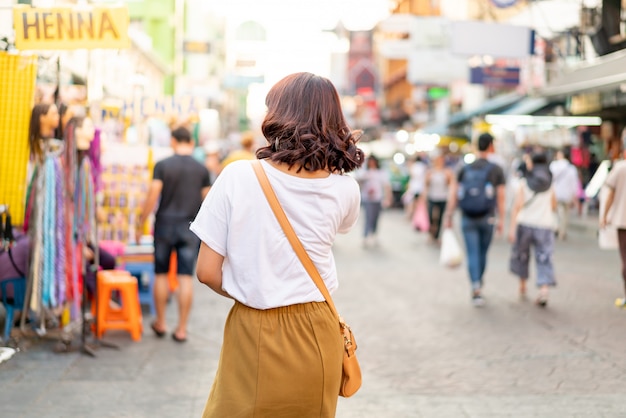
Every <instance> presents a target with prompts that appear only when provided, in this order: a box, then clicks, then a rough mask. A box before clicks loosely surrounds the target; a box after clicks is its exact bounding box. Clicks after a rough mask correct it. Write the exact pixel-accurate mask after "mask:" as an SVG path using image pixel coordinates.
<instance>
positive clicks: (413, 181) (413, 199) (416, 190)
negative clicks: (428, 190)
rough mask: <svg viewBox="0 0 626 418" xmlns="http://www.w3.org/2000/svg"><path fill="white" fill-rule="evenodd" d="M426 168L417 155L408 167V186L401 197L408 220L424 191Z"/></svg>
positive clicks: (411, 216) (410, 218)
mask: <svg viewBox="0 0 626 418" xmlns="http://www.w3.org/2000/svg"><path fill="white" fill-rule="evenodd" d="M427 169H428V166H427V165H426V163H425V162H424V160H423V158H422V156H421V155H417V156H416V157H415V160H414V161H413V162H412V163H411V164H410V165H409V184H408V186H407V189H406V192H405V193H404V196H403V199H402V201H403V203H404V204H405V213H406V216H407V218H408V219H409V220H412V219H413V215H414V212H415V209H416V208H417V202H418V200H419V198H420V196H421V195H422V192H423V190H424V179H425V177H426V170H427Z"/></svg>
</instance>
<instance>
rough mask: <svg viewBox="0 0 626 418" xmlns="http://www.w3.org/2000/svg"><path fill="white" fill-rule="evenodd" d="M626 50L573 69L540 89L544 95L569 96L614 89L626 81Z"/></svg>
mask: <svg viewBox="0 0 626 418" xmlns="http://www.w3.org/2000/svg"><path fill="white" fill-rule="evenodd" d="M625 69H626V50H623V51H617V52H613V53H612V54H608V55H605V56H603V57H600V58H597V59H596V60H594V62H593V63H587V64H584V65H581V66H580V67H578V68H576V69H573V70H571V71H569V72H567V73H565V74H563V75H561V76H560V77H558V78H557V79H556V80H554V81H553V82H551V83H550V84H549V85H548V86H546V87H544V88H543V89H541V90H540V92H539V93H540V94H541V95H542V96H543V97H567V96H571V95H574V94H578V93H583V92H585V91H589V90H594V91H601V90H612V89H616V88H619V86H620V84H623V83H626V71H625Z"/></svg>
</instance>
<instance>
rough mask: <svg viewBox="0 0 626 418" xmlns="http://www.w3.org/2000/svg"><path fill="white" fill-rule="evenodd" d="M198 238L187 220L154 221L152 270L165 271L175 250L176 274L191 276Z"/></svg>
mask: <svg viewBox="0 0 626 418" xmlns="http://www.w3.org/2000/svg"><path fill="white" fill-rule="evenodd" d="M199 249H200V239H199V238H198V237H197V236H196V234H194V233H193V232H191V231H190V230H189V222H188V221H181V222H156V223H155V225H154V272H155V274H164V273H167V272H168V271H169V269H170V256H171V253H172V251H176V256H177V259H178V274H182V275H185V276H191V275H192V274H194V270H195V268H196V260H197V258H198V250H199Z"/></svg>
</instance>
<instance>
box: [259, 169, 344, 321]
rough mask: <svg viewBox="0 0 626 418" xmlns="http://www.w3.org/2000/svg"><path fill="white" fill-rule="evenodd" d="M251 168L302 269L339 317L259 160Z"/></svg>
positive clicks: (322, 281) (324, 285)
mask: <svg viewBox="0 0 626 418" xmlns="http://www.w3.org/2000/svg"><path fill="white" fill-rule="evenodd" d="M252 168H254V173H255V174H256V176H257V179H258V180H259V183H260V184H261V187H262V188H263V193H264V194H265V197H266V198H267V201H268V203H269V204H270V207H271V208H272V211H273V212H274V215H275V216H276V219H277V220H278V223H279V224H280V226H281V227H282V228H283V231H284V232H285V235H286V236H287V239H288V240H289V243H290V244H291V246H292V247H293V249H294V251H295V252H296V255H297V256H298V258H299V259H300V262H301V263H302V265H303V266H304V269H305V270H306V271H307V273H308V274H309V276H311V279H313V282H315V285H316V286H317V288H318V289H319V290H320V292H321V293H322V295H323V296H324V299H326V302H327V303H328V306H330V310H331V311H332V312H333V314H334V315H335V316H336V317H337V318H339V314H338V313H337V309H336V308H335V304H334V303H333V299H332V298H331V297H330V293H329V292H328V288H327V287H326V284H325V283H324V280H323V279H322V276H321V275H320V273H319V271H318V270H317V268H316V267H315V264H313V261H312V260H311V258H310V257H309V254H308V253H307V252H306V250H305V249H304V247H303V246H302V242H300V239H299V238H298V236H297V235H296V232H295V231H294V229H293V226H291V223H290V222H289V219H288V218H287V215H286V214H285V211H284V210H283V207H282V206H281V205H280V202H279V201H278V198H277V197H276V193H275V192H274V189H273V188H272V185H271V184H270V181H269V179H268V178H267V174H266V173H265V170H263V166H262V165H261V162H260V161H259V160H255V161H252ZM339 320H340V321H341V318H339Z"/></svg>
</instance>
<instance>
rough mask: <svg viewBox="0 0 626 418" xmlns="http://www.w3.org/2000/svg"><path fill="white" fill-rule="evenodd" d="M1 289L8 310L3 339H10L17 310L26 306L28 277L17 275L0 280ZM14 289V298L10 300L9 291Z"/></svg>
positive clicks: (3, 302) (3, 301)
mask: <svg viewBox="0 0 626 418" xmlns="http://www.w3.org/2000/svg"><path fill="white" fill-rule="evenodd" d="M0 289H2V304H3V305H4V308H5V309H6V311H7V317H6V320H5V324H4V334H3V337H2V338H3V340H4V341H5V342H6V341H9V337H10V336H11V328H13V320H14V319H13V317H14V315H15V311H20V310H22V309H23V308H24V298H25V297H26V279H25V278H24V277H16V278H13V279H7V280H2V281H0ZM9 289H12V290H13V299H12V300H9V297H8V296H7V291H8V290H9Z"/></svg>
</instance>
